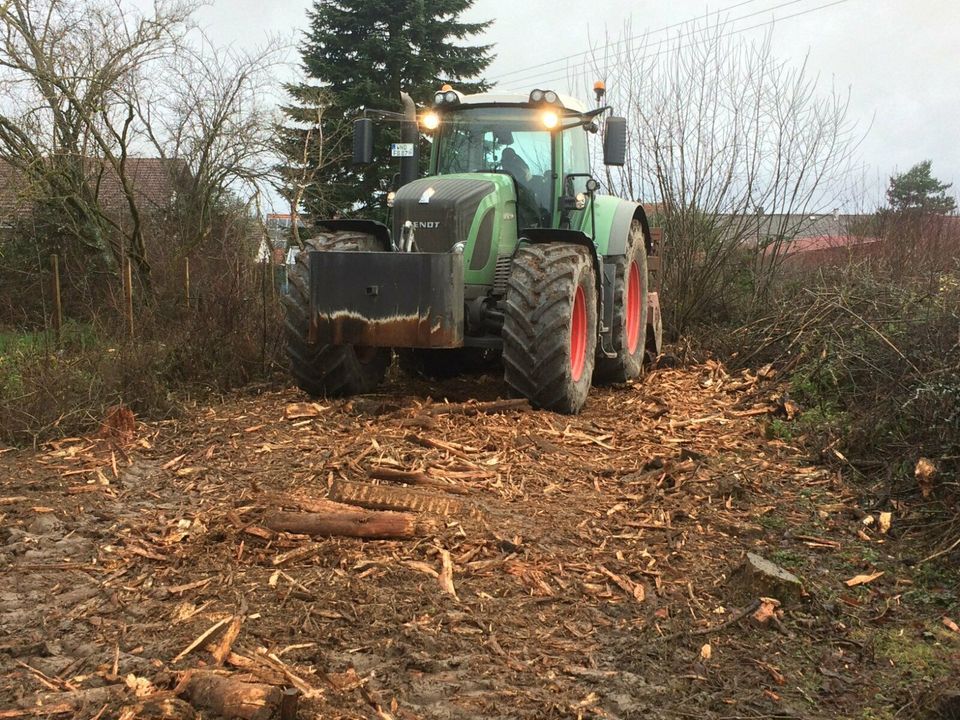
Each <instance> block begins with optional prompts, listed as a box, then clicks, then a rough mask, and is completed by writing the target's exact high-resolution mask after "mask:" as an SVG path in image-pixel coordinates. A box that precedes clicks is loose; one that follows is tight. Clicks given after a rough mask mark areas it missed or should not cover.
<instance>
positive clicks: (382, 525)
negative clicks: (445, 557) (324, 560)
mask: <svg viewBox="0 0 960 720" xmlns="http://www.w3.org/2000/svg"><path fill="white" fill-rule="evenodd" d="M303 504H304V502H303V501H302V500H301V501H299V502H298V505H303ZM308 504H309V505H310V506H311V508H310V509H311V510H312V511H313V512H282V511H275V512H271V513H268V514H267V515H266V516H265V517H264V519H263V524H264V526H266V527H268V528H270V529H271V530H275V531H277V532H289V533H297V534H300V535H311V536H313V537H327V536H331V535H340V536H343V537H356V538H367V539H369V540H389V539H398V540H402V539H407V538H415V537H423V536H425V535H431V534H433V533H434V532H436V530H437V529H438V527H437V524H436V523H435V522H432V521H430V520H427V519H423V518H418V517H417V516H416V515H412V514H410V513H397V512H371V511H370V510H365V509H362V508H359V507H354V506H352V505H343V504H341V503H336V502H330V501H328V500H314V501H311V502H309V503H308Z"/></svg>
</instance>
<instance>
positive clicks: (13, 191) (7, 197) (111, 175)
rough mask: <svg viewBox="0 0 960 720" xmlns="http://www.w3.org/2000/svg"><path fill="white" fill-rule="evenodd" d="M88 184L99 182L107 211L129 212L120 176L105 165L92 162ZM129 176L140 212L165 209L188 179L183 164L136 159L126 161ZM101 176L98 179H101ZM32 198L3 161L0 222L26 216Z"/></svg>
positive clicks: (17, 174)
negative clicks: (181, 184) (179, 187)
mask: <svg viewBox="0 0 960 720" xmlns="http://www.w3.org/2000/svg"><path fill="white" fill-rule="evenodd" d="M86 164H87V168H88V170H87V174H88V181H89V182H90V183H91V184H96V183H97V182H99V191H98V196H99V198H100V201H101V203H102V205H103V207H104V209H106V210H117V211H124V210H126V207H127V203H126V198H125V197H124V193H123V186H122V184H121V183H120V178H119V176H118V175H117V174H116V173H115V172H114V171H113V169H112V168H111V167H110V166H108V165H107V164H106V163H104V162H103V161H100V160H95V159H93V158H89V159H88V160H87V162H86ZM125 164H126V175H127V177H128V178H129V179H130V182H131V184H132V186H133V192H134V196H135V197H136V199H137V201H138V205H139V206H140V209H141V211H150V210H156V209H159V208H162V207H164V206H166V205H168V204H169V203H170V201H171V200H172V199H173V197H174V194H175V193H176V190H177V187H178V185H179V183H180V182H181V181H182V180H183V179H185V178H186V177H187V174H188V169H187V165H186V163H185V162H184V161H182V160H166V159H163V158H140V157H133V158H127V160H126V163H125ZM98 176H99V177H98ZM34 199H35V196H33V197H31V193H30V192H29V188H28V187H27V184H26V180H25V178H24V177H23V173H21V172H20V171H19V170H18V169H17V168H15V167H13V166H12V165H10V164H9V163H7V162H4V161H2V160H0V220H3V219H10V218H11V217H15V216H23V215H27V214H29V213H30V211H31V201H32V200H34Z"/></svg>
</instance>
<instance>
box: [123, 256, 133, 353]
mask: <svg viewBox="0 0 960 720" xmlns="http://www.w3.org/2000/svg"><path fill="white" fill-rule="evenodd" d="M123 265H124V267H123V286H124V287H123V294H124V300H125V301H126V310H127V325H128V328H129V330H130V337H131V338H132V337H133V264H132V263H131V262H130V258H124V264H123Z"/></svg>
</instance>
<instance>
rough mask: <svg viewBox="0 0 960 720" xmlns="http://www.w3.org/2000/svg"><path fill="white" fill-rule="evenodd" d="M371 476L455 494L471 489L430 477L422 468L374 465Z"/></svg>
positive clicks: (465, 492)
mask: <svg viewBox="0 0 960 720" xmlns="http://www.w3.org/2000/svg"><path fill="white" fill-rule="evenodd" d="M369 472H370V477H372V478H376V479H377V480H389V481H390V482H399V483H406V484H407V485H420V486H422V487H429V488H435V489H437V490H443V491H444V492H448V493H453V494H454V495H466V494H467V493H468V492H469V490H467V489H466V488H465V487H462V486H460V485H454V484H453V483H449V482H444V481H443V480H440V479H439V478H435V477H430V476H429V475H427V474H426V473H424V472H422V471H420V470H397V469H395V468H387V467H374V468H370V470H369Z"/></svg>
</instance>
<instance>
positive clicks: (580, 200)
mask: <svg viewBox="0 0 960 720" xmlns="http://www.w3.org/2000/svg"><path fill="white" fill-rule="evenodd" d="M576 205H577V210H583V209H584V208H585V207H586V206H587V196H586V195H584V194H583V193H577V197H576Z"/></svg>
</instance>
